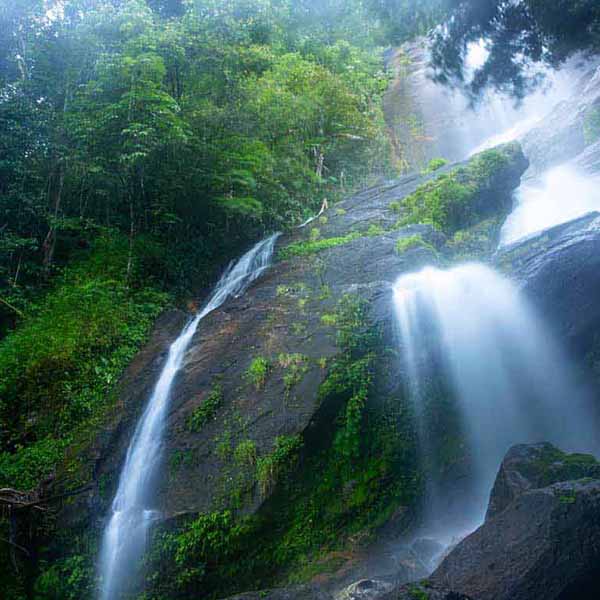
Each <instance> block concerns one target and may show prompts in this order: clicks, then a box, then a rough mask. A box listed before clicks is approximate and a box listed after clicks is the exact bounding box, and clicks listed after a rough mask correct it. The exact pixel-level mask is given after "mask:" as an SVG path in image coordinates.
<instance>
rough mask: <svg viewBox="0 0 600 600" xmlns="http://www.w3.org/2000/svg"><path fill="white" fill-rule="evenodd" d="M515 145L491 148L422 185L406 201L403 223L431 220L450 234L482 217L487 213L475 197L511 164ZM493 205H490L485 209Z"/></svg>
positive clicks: (404, 203)
mask: <svg viewBox="0 0 600 600" xmlns="http://www.w3.org/2000/svg"><path fill="white" fill-rule="evenodd" d="M514 148H515V147H514V146H513V145H508V146H505V147H503V148H500V149H493V150H487V151H485V152H482V153H481V154H478V155H477V156H476V157H475V158H473V159H472V160H471V161H470V162H469V163H468V164H466V165H465V166H462V167H459V168H457V169H454V170H453V171H451V172H450V173H444V174H442V175H440V176H439V177H437V178H436V179H434V180H432V181H428V182H427V183H424V184H423V185H421V186H420V187H419V188H417V190H416V191H415V192H414V193H412V194H411V195H410V196H408V197H407V198H405V199H404V201H403V202H402V210H403V212H405V216H404V217H403V218H402V219H401V220H400V222H399V225H407V224H409V223H430V224H431V225H433V226H434V227H436V228H437V229H439V230H441V231H443V232H445V233H447V234H450V233H453V232H455V231H458V230H459V229H463V228H465V227H468V226H470V225H472V224H474V223H476V222H477V221H478V220H481V218H483V216H484V215H482V214H480V213H481V212H482V211H481V210H479V209H478V208H477V207H475V206H474V203H475V202H474V201H475V200H476V199H477V197H478V195H479V194H480V193H481V192H482V191H485V190H486V188H487V187H488V186H489V184H490V180H491V179H492V177H493V176H494V175H495V174H497V173H498V172H499V171H500V170H502V169H504V168H506V167H507V166H508V165H509V164H510V162H511V153H512V151H514ZM493 208H494V207H493V206H487V207H485V209H484V212H485V211H489V210H490V209H493Z"/></svg>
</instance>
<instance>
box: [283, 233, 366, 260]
mask: <svg viewBox="0 0 600 600" xmlns="http://www.w3.org/2000/svg"><path fill="white" fill-rule="evenodd" d="M359 237H361V234H360V233H357V232H353V233H349V234H348V235H344V236H340V237H331V238H323V239H320V240H310V241H303V242H294V243H292V244H289V245H288V246H286V247H285V248H282V249H281V250H280V251H279V258H281V259H288V258H292V257H294V256H307V255H310V254H316V253H318V252H321V251H323V250H327V249H329V248H335V247H336V246H343V245H344V244H348V243H350V242H352V241H353V240H356V239H358V238H359Z"/></svg>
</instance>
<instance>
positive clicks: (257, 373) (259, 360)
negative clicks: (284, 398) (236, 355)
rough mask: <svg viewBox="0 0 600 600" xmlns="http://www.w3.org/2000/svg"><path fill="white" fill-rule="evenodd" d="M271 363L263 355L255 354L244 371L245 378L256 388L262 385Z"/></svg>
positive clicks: (258, 388)
mask: <svg viewBox="0 0 600 600" xmlns="http://www.w3.org/2000/svg"><path fill="white" fill-rule="evenodd" d="M270 370H271V365H270V363H269V361H268V360H267V359H266V358H264V357H263V356H257V357H256V358H255V359H254V360H253V361H252V362H251V363H250V366H249V367H248V369H247V371H246V379H247V380H248V381H250V382H251V383H252V385H254V387H255V388H256V389H257V390H260V389H261V388H262V387H264V385H265V383H266V381H267V376H268V375H269V371H270Z"/></svg>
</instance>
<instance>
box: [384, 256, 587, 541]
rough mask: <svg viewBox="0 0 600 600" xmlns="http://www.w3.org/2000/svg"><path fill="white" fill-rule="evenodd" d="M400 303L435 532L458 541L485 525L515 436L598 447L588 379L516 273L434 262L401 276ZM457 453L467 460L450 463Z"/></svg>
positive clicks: (405, 363) (429, 524)
mask: <svg viewBox="0 0 600 600" xmlns="http://www.w3.org/2000/svg"><path fill="white" fill-rule="evenodd" d="M394 304H395V310H396V315H397V324H398V334H399V344H400V350H401V357H402V371H403V374H404V378H405V379H406V382H407V385H406V387H407V393H408V395H409V396H410V398H411V399H412V402H413V403H414V412H415V415H416V419H417V422H418V428H419V436H420V444H421V452H422V454H423V461H424V465H423V466H424V468H425V469H427V471H428V472H429V473H432V474H433V475H431V476H430V478H429V481H428V484H427V489H426V495H427V496H429V501H428V503H427V507H426V509H425V513H426V514H425V516H424V519H425V529H426V530H427V531H426V534H427V535H433V536H434V537H436V538H437V539H439V540H440V541H442V542H444V541H445V542H446V543H448V542H449V541H450V540H451V539H452V538H457V537H463V536H464V535H465V534H467V533H469V532H470V531H472V530H473V529H475V528H476V527H477V526H478V525H480V524H481V522H482V521H483V518H484V515H485V511H486V507H487V502H488V498H489V492H490V490H491V487H492V484H493V481H494V479H495V476H496V473H497V471H498V467H499V465H500V463H501V461H502V458H503V456H504V454H505V453H506V451H507V450H508V449H509V448H510V447H511V446H512V445H514V444H517V443H526V442H539V441H550V442H553V443H555V444H556V445H558V446H559V447H561V448H563V449H565V450H568V451H588V452H589V451H594V450H596V438H597V436H596V435H595V432H594V428H593V424H592V419H591V415H590V414H589V413H588V411H587V408H586V407H587V402H588V397H587V394H586V393H585V392H584V390H583V389H582V388H583V386H582V385H581V384H580V382H578V381H577V379H576V378H575V377H574V376H573V374H572V373H571V372H570V369H569V367H568V363H567V361H566V359H565V358H564V357H563V355H562V353H561V351H560V349H559V348H558V346H557V344H556V343H555V341H554V340H553V338H552V336H551V335H550V333H549V332H548V331H547V330H546V328H545V327H544V325H543V324H542V323H541V322H540V320H539V319H538V318H537V316H536V315H535V314H534V311H533V310H532V308H531V307H530V306H529V305H528V303H527V302H526V301H525V299H524V298H523V297H522V296H521V293H520V291H519V290H518V289H517V287H516V286H515V285H514V284H513V283H512V282H511V281H509V280H508V279H506V278H504V277H502V276H501V275H499V274H498V273H496V272H495V271H494V270H493V269H491V268H489V267H487V266H484V265H482V264H465V265H461V266H458V267H456V268H453V269H450V270H447V271H443V270H439V269H435V268H426V269H424V270H423V271H420V272H418V273H413V274H408V275H404V276H401V277H400V278H399V279H398V281H397V282H396V284H395V286H394ZM452 452H454V453H456V456H460V457H462V458H461V460H460V461H459V463H460V464H459V465H449V464H447V463H448V462H449V457H448V456H447V455H448V454H452ZM450 462H451V461H450ZM451 468H454V469H455V471H454V472H452V473H447V472H446V471H447V470H448V469H451ZM456 469H458V472H457V471H456ZM444 475H446V477H444Z"/></svg>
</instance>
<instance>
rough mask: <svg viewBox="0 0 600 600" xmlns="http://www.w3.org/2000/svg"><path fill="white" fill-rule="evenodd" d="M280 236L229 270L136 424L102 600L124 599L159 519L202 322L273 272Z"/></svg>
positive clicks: (109, 532)
mask: <svg viewBox="0 0 600 600" xmlns="http://www.w3.org/2000/svg"><path fill="white" fill-rule="evenodd" d="M278 236H279V234H274V235H271V236H270V237H268V238H266V239H264V240H262V241H261V242H259V243H258V244H256V245H255V246H254V247H253V248H252V249H251V250H250V251H248V252H247V253H246V254H244V255H243V256H242V257H241V258H240V259H239V260H238V261H237V262H233V263H231V264H230V265H229V267H228V268H227V270H226V271H225V273H224V274H223V275H222V277H221V279H220V280H219V282H218V283H217V285H216V287H215V289H214V291H213V293H212V295H211V296H210V298H209V300H208V302H207V303H206V305H205V306H204V308H203V309H202V310H201V311H200V312H199V313H198V314H197V315H196V316H195V317H194V318H193V319H192V320H191V321H190V322H189V323H188V324H187V325H186V326H185V327H184V328H183V330H182V332H181V334H180V335H179V337H178V338H177V339H176V340H175V341H174V342H173V344H172V345H171V347H170V348H169V354H168V357H167V360H166V363H165V366H164V367H163V370H162V371H161V373H160V376H159V378H158V381H157V383H156V386H155V388H154V391H153V393H152V396H151V397H150V399H149V401H148V404H147V406H146V408H145V410H144V413H143V414H142V416H141V418H140V420H139V421H138V423H137V426H136V429H135V432H134V435H133V437H132V439H131V442H130V444H129V449H128V450H127V456H126V458H125V463H124V465H123V469H122V471H121V475H120V478H119V486H118V488H117V492H116V495H115V497H114V500H113V503H112V509H111V515H110V518H109V520H108V524H107V526H106V529H105V531H104V538H103V542H102V550H101V555H100V567H99V571H100V579H101V593H100V598H101V600H116V599H117V598H121V597H122V596H123V594H124V593H125V591H126V590H127V588H129V587H130V586H131V585H132V584H133V583H134V580H135V577H134V573H135V571H136V569H137V565H138V563H139V561H140V558H141V556H142V554H143V552H144V550H145V547H146V538H147V534H148V530H149V527H150V525H151V524H152V523H153V522H154V521H155V520H156V519H157V517H158V516H159V513H158V512H157V510H156V508H155V504H154V493H153V492H154V490H155V485H154V483H155V480H156V476H157V472H158V466H159V464H160V457H161V450H162V442H163V434H164V428H165V420H166V416H167V412H168V406H169V399H170V392H171V387H172V385H173V381H174V379H175V377H176V375H177V373H178V372H179V370H180V369H181V367H182V364H183V361H184V358H185V353H186V350H187V348H188V346H189V344H190V342H191V340H192V337H193V336H194V333H195V332H196V330H197V328H198V325H199V323H200V321H202V319H203V318H204V317H206V315H208V314H209V313H211V312H212V311H214V310H215V309H217V308H218V307H220V306H221V305H222V304H223V303H224V302H225V301H226V300H227V299H228V298H231V297H237V296H240V295H241V294H243V293H244V291H245V290H246V289H247V288H248V286H249V285H250V284H251V283H252V282H253V281H254V280H256V279H257V278H258V277H260V275H261V274H262V273H263V272H264V271H265V270H266V269H267V268H268V267H269V266H270V264H271V259H272V256H273V249H274V247H275V242H276V240H277V238H278Z"/></svg>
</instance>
